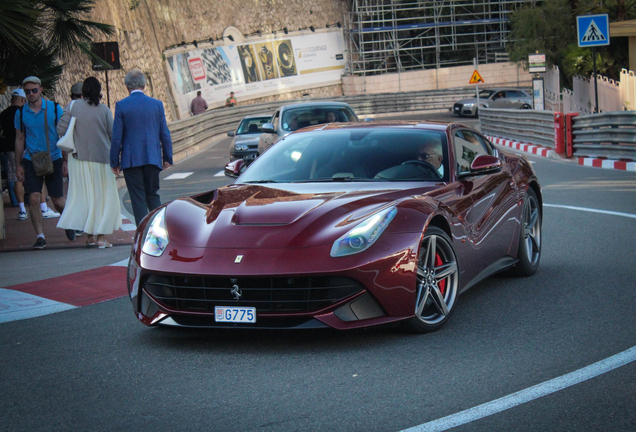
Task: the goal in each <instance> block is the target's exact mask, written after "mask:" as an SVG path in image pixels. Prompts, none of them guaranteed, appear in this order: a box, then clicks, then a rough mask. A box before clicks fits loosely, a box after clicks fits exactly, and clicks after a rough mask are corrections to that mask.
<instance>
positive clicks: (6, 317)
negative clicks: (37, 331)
mask: <svg viewBox="0 0 636 432" xmlns="http://www.w3.org/2000/svg"><path fill="white" fill-rule="evenodd" d="M127 266H128V259H125V260H122V261H120V262H117V263H115V264H111V265H109V266H104V267H99V268H96V269H92V270H86V271H83V272H79V273H74V274H71V275H65V276H60V277H55V278H51V279H45V280H41V281H35V282H29V283H25V284H20V285H13V286H10V287H7V288H0V323H5V322H10V321H17V320H22V319H27V318H34V317H39V316H43V315H48V314H52V313H56V312H62V311H66V310H70V309H75V308H78V307H82V306H88V305H91V304H94V303H99V302H103V301H106V300H112V299H116V298H118V297H123V296H125V295H127V294H128V293H127V292H126V290H127V289H126V271H127Z"/></svg>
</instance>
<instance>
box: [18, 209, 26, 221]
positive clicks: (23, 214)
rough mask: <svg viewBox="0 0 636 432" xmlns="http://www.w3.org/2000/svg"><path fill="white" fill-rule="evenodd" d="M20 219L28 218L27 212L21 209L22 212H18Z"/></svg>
mask: <svg viewBox="0 0 636 432" xmlns="http://www.w3.org/2000/svg"><path fill="white" fill-rule="evenodd" d="M18 219H19V220H26V219H27V214H26V212H23V211H21V212H20V213H18Z"/></svg>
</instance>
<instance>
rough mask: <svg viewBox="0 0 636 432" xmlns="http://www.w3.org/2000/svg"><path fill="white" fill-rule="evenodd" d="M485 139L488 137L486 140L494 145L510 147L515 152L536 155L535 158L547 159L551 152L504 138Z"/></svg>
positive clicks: (545, 148)
mask: <svg viewBox="0 0 636 432" xmlns="http://www.w3.org/2000/svg"><path fill="white" fill-rule="evenodd" d="M486 137H488V139H489V140H490V141H492V142H493V143H495V144H499V145H503V146H506V147H510V148H513V149H516V150H521V151H524V152H528V153H532V154H536V155H537V156H543V157H548V152H549V151H551V150H552V149H550V148H547V147H542V146H540V145H536V144H528V143H523V142H519V141H513V140H509V139H506V138H498V137H494V136H491V135H486ZM552 151H554V150H552Z"/></svg>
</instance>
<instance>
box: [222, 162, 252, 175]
mask: <svg viewBox="0 0 636 432" xmlns="http://www.w3.org/2000/svg"><path fill="white" fill-rule="evenodd" d="M246 167H247V165H246V164H245V161H244V160H243V159H237V160H235V161H234V162H230V163H229V164H227V165H225V175H226V176H227V177H231V178H237V177H238V176H240V175H241V174H242V173H243V171H245V168H246Z"/></svg>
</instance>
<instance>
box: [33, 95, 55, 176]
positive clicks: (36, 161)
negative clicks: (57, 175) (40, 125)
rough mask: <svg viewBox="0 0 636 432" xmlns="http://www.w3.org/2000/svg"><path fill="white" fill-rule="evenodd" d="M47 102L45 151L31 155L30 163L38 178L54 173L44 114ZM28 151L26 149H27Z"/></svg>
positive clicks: (45, 102)
mask: <svg viewBox="0 0 636 432" xmlns="http://www.w3.org/2000/svg"><path fill="white" fill-rule="evenodd" d="M46 105H47V101H46V99H45V100H44V135H45V136H46V151H40V152H35V153H31V152H29V155H30V156H31V163H32V164H33V170H34V171H35V175H36V176H38V177H44V176H47V175H51V174H53V172H54V171H55V169H54V167H53V160H52V159H51V145H50V144H49V123H48V120H47V117H48V115H47V112H46ZM27 151H28V149H27Z"/></svg>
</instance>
